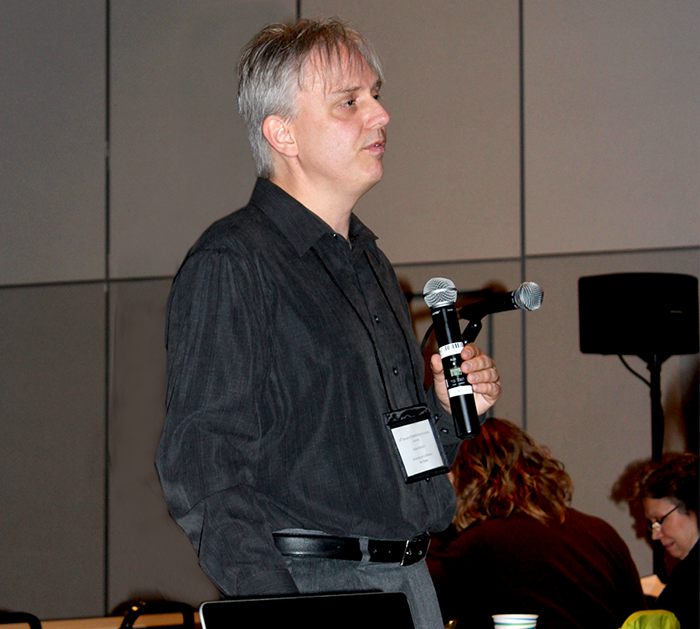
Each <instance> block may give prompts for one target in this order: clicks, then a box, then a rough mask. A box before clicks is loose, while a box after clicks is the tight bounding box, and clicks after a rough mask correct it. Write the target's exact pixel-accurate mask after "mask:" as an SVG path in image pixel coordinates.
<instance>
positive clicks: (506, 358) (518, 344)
mask: <svg viewBox="0 0 700 629" xmlns="http://www.w3.org/2000/svg"><path fill="white" fill-rule="evenodd" d="M396 273H397V275H398V277H399V281H400V282H401V284H402V285H403V286H404V291H410V292H412V293H414V294H415V295H416V296H415V297H414V299H413V300H412V301H411V313H412V316H413V323H414V329H415V331H416V337H417V338H418V341H419V342H421V341H422V340H423V336H424V335H425V332H426V330H427V329H428V327H429V326H430V323H431V318H430V311H429V310H428V307H427V306H426V305H425V302H424V301H423V298H422V293H423V286H425V283H426V282H427V281H428V280H429V279H430V278H432V277H446V278H448V279H451V280H452V281H453V282H454V283H455V286H456V287H457V290H459V291H460V292H461V291H465V292H466V291H470V292H471V291H480V290H483V289H487V288H491V289H492V290H498V291H509V290H513V289H515V288H516V287H517V286H518V285H519V284H520V280H519V276H520V264H519V262H513V261H511V262H471V263H454V264H424V265H417V264H416V265H402V266H399V267H397V268H396ZM469 301H474V299H469ZM464 303H467V301H464ZM457 304H458V306H460V307H461V306H462V301H461V300H458V302H457ZM527 316H528V317H531V316H537V314H536V313H531V314H528V315H527ZM482 323H483V329H482V331H481V332H480V333H479V336H478V337H477V339H476V345H477V346H478V347H480V348H481V349H483V350H484V351H485V352H487V353H489V354H490V356H491V357H492V358H493V359H494V360H495V361H496V364H497V365H498V371H499V373H500V375H501V383H502V385H503V395H502V397H501V399H500V400H499V401H498V402H497V404H496V405H495V406H494V408H493V409H492V411H491V413H492V414H493V415H495V416H497V417H503V418H505V419H509V420H511V421H513V422H515V423H517V424H522V400H523V389H522V384H523V373H522V321H521V315H520V313H516V312H511V313H498V314H495V315H493V316H491V317H486V318H484V319H483V321H482ZM464 325H466V324H465V323H463V324H462V327H464ZM432 339H433V340H434V336H433V337H432ZM427 347H430V346H427ZM430 354H431V352H430V351H429V349H427V348H426V352H425V357H426V359H429V357H430ZM429 370H430V367H429V366H428V365H427V363H426V373H429Z"/></svg>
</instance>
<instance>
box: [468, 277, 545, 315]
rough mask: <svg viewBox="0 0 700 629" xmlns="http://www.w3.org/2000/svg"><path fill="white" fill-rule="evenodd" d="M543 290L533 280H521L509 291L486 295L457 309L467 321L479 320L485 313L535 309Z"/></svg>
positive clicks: (540, 302)
mask: <svg viewBox="0 0 700 629" xmlns="http://www.w3.org/2000/svg"><path fill="white" fill-rule="evenodd" d="M543 298H544V291H543V290H542V289H541V288H540V286H539V285H538V284H535V282H523V283H522V284H521V285H520V286H518V288H516V289H515V290H513V291H511V292H510V293H502V294H498V295H494V296H493V297H487V298H486V299H482V300H481V301H477V302H475V303H473V304H467V305H466V306H464V307H463V308H462V309H461V310H460V311H459V316H460V318H462V319H466V320H467V321H480V320H481V319H483V318H484V317H485V316H486V315H490V314H494V313H495V312H506V311H507V310H519V309H521V308H522V309H525V310H537V309H538V308H539V307H540V306H541V305H542V299H543Z"/></svg>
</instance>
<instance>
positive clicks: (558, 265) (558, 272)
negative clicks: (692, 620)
mask: <svg viewBox="0 0 700 629" xmlns="http://www.w3.org/2000/svg"><path fill="white" fill-rule="evenodd" d="M699 264H700V254H699V252H698V249H697V248H695V249H687V250H679V251H668V252H655V253H629V254H612V255H587V256H561V257H543V258H539V259H534V260H530V261H529V262H528V272H529V273H530V274H531V275H532V276H533V277H538V278H540V280H541V282H542V285H543V287H544V288H545V293H546V298H545V303H544V305H543V307H542V308H541V310H540V311H538V313H536V314H537V316H532V317H531V318H530V319H529V320H528V331H527V348H528V349H527V373H528V408H527V415H528V430H529V432H530V433H532V435H533V436H534V437H535V439H537V440H538V441H539V442H541V443H543V444H545V445H548V446H550V448H551V449H552V452H553V453H554V456H556V457H557V458H558V459H560V460H561V461H563V462H564V463H565V465H566V468H567V470H568V471H569V473H570V474H571V476H572V478H573V481H574V487H575V491H574V502H573V505H574V507H577V508H579V509H581V510H582V511H585V512H587V513H591V514H592V515H597V516H599V517H602V518H604V519H605V520H607V521H608V522H610V523H611V524H612V525H613V526H614V527H615V528H616V529H617V531H618V532H619V533H620V535H622V537H623V538H624V539H625V541H626V542H627V544H628V546H629V547H630V550H631V551H632V554H633V557H634V558H635V561H636V563H637V566H638V568H639V570H640V572H641V573H642V574H649V573H650V572H651V551H650V548H649V546H648V545H647V543H646V541H645V540H643V539H638V538H636V537H635V534H634V529H633V527H634V522H633V520H632V518H631V517H630V515H629V514H628V512H627V508H626V506H624V505H617V504H615V503H614V502H613V501H612V500H611V498H610V494H611V490H612V488H613V486H614V484H615V482H616V481H617V480H618V478H619V477H620V476H621V475H622V473H623V471H624V470H625V468H626V466H627V465H628V464H630V463H632V462H634V461H638V460H642V459H648V458H650V456H651V406H650V400H649V388H648V387H647V386H645V385H644V383H642V382H641V381H640V380H638V379H637V378H635V377H634V376H633V375H632V374H631V373H629V372H628V371H627V370H626V369H625V367H624V366H623V365H622V363H621V362H620V360H619V359H618V358H617V357H616V356H602V355H593V354H582V353H581V351H580V349H579V325H578V279H579V277H581V276H587V275H600V274H607V273H621V272H667V273H687V274H691V275H696V276H697V274H698V266H699ZM640 307H643V303H642V304H641V305H640ZM604 312H605V304H601V316H604ZM628 362H629V363H630V364H631V365H632V366H633V367H634V368H635V369H636V370H637V371H639V372H640V373H641V374H642V375H643V376H644V377H646V378H648V376H649V373H648V371H647V370H646V365H645V364H644V363H643V362H642V361H641V360H640V359H637V358H635V357H629V361H628ZM697 366H698V355H697V354H695V355H693V356H687V357H678V356H676V357H672V358H670V359H669V360H668V361H667V362H665V363H664V366H663V370H662V374H661V380H662V388H663V392H662V403H663V405H664V409H665V418H666V426H667V431H666V432H667V435H666V437H667V438H666V443H665V448H666V449H667V450H669V449H671V448H673V449H675V450H683V449H685V447H687V446H686V438H687V436H686V434H685V433H686V427H687V426H690V427H692V426H695V427H697V423H698V416H697V391H698V381H697V368H698V367H697ZM681 391H682V392H683V393H682V395H683V396H684V397H686V399H688V400H690V399H691V398H692V397H693V396H694V398H695V400H696V402H695V410H694V411H693V415H688V416H686V415H684V413H686V412H690V408H689V406H685V405H683V404H680V403H679V401H678V398H679V397H680V395H681V393H680V392H681ZM695 439H697V429H695ZM695 450H696V451H697V443H696V444H695Z"/></svg>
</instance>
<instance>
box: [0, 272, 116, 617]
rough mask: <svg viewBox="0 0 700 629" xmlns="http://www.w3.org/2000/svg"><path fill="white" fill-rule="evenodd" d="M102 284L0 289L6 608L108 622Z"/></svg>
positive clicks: (2, 592)
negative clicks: (105, 614) (105, 598)
mask: <svg viewBox="0 0 700 629" xmlns="http://www.w3.org/2000/svg"><path fill="white" fill-rule="evenodd" d="M104 305H105V297H104V290H103V287H102V285H92V284H88V285H77V286H45V287H40V288H4V289H2V290H0V356H1V357H2V360H0V417H1V418H2V421H1V422H0V479H2V482H0V504H1V505H2V517H0V540H1V541H0V565H2V571H3V576H2V579H1V582H2V584H1V585H0V609H3V610H12V611H26V612H30V613H33V614H35V615H36V616H38V617H39V618H41V619H53V618H73V617H77V616H99V615H102V612H103V604H102V601H103V592H104V578H103V575H104V490H105V483H104V478H105V474H104V448H105V434H104V426H105V401H104V400H105V398H104V395H105V393H104V382H105V376H104V365H105V353H104V348H105V340H104V321H105V314H104Z"/></svg>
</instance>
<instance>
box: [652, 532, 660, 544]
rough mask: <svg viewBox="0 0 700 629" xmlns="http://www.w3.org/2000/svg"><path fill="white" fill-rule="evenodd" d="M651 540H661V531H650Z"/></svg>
mask: <svg viewBox="0 0 700 629" xmlns="http://www.w3.org/2000/svg"><path fill="white" fill-rule="evenodd" d="M651 539H653V540H654V541H655V542H657V541H658V540H660V539H661V530H658V531H657V530H656V529H651Z"/></svg>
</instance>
